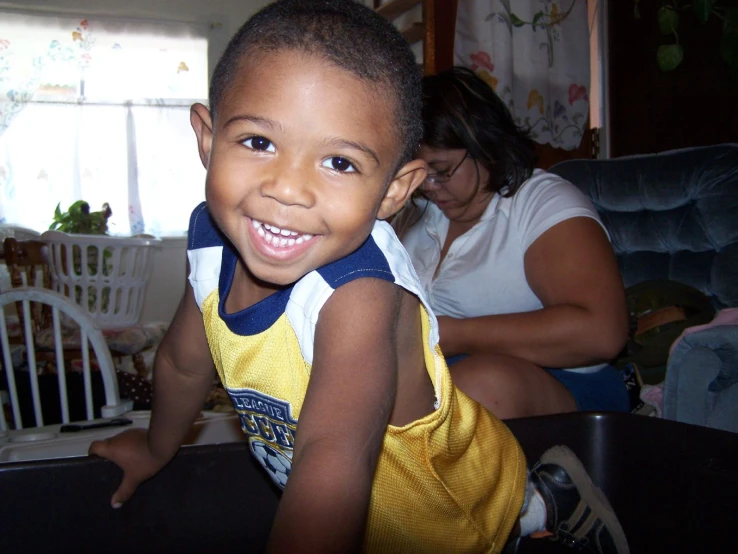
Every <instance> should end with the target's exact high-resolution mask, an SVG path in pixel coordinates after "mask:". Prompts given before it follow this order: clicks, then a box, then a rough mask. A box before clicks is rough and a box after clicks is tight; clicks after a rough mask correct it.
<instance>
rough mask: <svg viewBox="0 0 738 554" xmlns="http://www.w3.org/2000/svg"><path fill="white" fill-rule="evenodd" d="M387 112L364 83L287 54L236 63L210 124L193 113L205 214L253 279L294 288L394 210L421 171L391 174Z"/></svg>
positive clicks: (392, 140) (384, 101)
mask: <svg viewBox="0 0 738 554" xmlns="http://www.w3.org/2000/svg"><path fill="white" fill-rule="evenodd" d="M393 108H394V101H393V100H392V99H390V98H388V97H387V95H384V94H380V93H379V92H378V89H377V88H376V87H375V86H374V85H373V84H372V83H368V82H367V81H364V80H361V79H359V78H358V77H356V76H355V75H354V74H352V73H350V72H348V71H346V70H344V69H341V68H339V67H337V66H335V65H333V64H331V63H330V62H328V61H326V60H325V59H324V58H322V57H320V56H319V55H310V54H305V53H301V52H296V51H294V50H280V51H276V52H270V53H258V54H256V55H250V56H247V57H246V59H242V62H241V65H240V66H239V68H238V73H237V75H236V76H235V77H234V79H233V81H232V83H231V84H230V85H229V87H228V89H227V91H226V93H225V95H224V96H223V97H222V100H221V103H220V105H218V106H217V114H216V120H215V121H214V122H211V120H210V115H209V113H208V112H207V110H206V109H205V107H204V106H202V105H197V106H195V107H193V111H192V123H193V127H194V128H195V132H196V133H197V136H198V143H199V147H200V155H201V158H202V159H203V163H205V164H206V167H207V169H208V175H207V184H206V197H207V201H208V207H209V209H210V212H211V214H212V216H213V217H214V219H215V221H216V222H217V224H218V226H219V227H220V229H221V230H222V231H223V232H224V233H225V235H226V236H227V237H228V239H229V240H230V241H231V242H232V243H233V245H234V246H235V247H236V249H237V250H238V252H239V254H240V256H241V259H242V260H243V261H244V262H245V264H246V266H247V267H248V270H249V271H250V273H251V274H252V275H253V276H254V277H256V278H257V279H259V280H260V281H263V282H264V283H265V284H273V285H287V284H290V283H293V282H295V281H297V280H298V279H299V278H301V277H302V276H303V275H305V274H307V273H308V272H310V271H312V270H314V269H316V268H319V267H321V266H323V265H325V264H327V263H330V262H332V261H334V260H337V259H339V258H341V257H344V256H346V255H348V254H350V253H351V252H353V251H354V250H356V249H357V248H358V247H359V246H361V244H362V243H363V242H364V241H365V240H366V238H367V237H368V236H369V234H370V233H371V230H372V227H373V225H374V222H375V219H376V218H380V219H383V218H386V217H389V216H391V215H393V214H394V213H395V212H396V211H397V210H399V209H400V208H401V207H402V205H403V204H404V202H405V201H406V200H407V198H409V195H410V194H411V193H412V191H413V190H414V189H415V187H417V185H418V184H419V183H420V182H421V181H422V180H423V178H424V177H425V165H424V163H423V162H421V161H417V160H416V161H413V162H410V163H408V164H406V165H405V166H404V167H403V168H401V169H400V170H399V171H398V172H397V174H396V175H391V171H392V170H393V169H394V167H395V166H396V163H397V157H398V153H399V152H400V150H401V144H400V135H399V133H398V132H397V129H396V126H395V117H394V109H393ZM388 183H389V185H388Z"/></svg>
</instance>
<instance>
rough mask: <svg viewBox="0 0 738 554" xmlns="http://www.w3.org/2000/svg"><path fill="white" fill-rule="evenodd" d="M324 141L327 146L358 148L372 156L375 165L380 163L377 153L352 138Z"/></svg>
mask: <svg viewBox="0 0 738 554" xmlns="http://www.w3.org/2000/svg"><path fill="white" fill-rule="evenodd" d="M325 143H326V145H327V146H334V147H336V148H352V149H354V150H360V151H361V152H364V153H365V154H366V155H367V156H369V157H371V158H374V161H375V162H376V163H377V165H381V164H380V162H379V156H377V153H376V152H375V151H374V150H372V149H371V148H369V147H368V146H367V145H366V144H363V143H361V142H354V141H353V140H346V139H342V138H333V139H329V140H327V141H325Z"/></svg>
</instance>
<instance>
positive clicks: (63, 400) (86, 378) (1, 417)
mask: <svg viewBox="0 0 738 554" xmlns="http://www.w3.org/2000/svg"><path fill="white" fill-rule="evenodd" d="M16 303H18V304H16ZM31 303H38V304H40V305H42V306H43V307H44V308H45V309H48V310H49V311H50V312H51V318H50V321H51V322H52V323H51V324H52V326H53V327H52V328H53V336H54V349H53V352H52V354H53V355H54V356H53V357H54V365H55V367H56V371H57V378H58V391H59V401H60V408H61V418H60V419H61V422H62V423H70V416H69V414H70V406H69V399H68V394H67V379H66V377H67V369H66V368H65V365H64V361H65V356H64V345H63V344H62V333H61V326H62V322H63V324H64V325H77V326H79V331H80V336H81V340H80V343H81V344H80V347H81V348H80V349H81V357H82V380H83V383H84V399H85V413H86V419H85V420H87V421H89V420H93V419H95V417H96V414H95V413H94V405H93V394H92V370H91V367H90V359H91V356H90V348H92V352H93V353H94V358H95V359H97V362H98V365H99V372H100V376H101V377H102V382H103V387H104V391H105V405H104V406H102V407H101V413H100V415H101V416H102V417H104V418H111V417H116V416H119V415H121V414H123V413H126V412H128V411H130V410H132V409H133V402H132V401H130V400H121V399H120V397H119V393H118V382H117V379H116V374H115V369H114V366H113V360H112V357H111V354H110V349H109V348H108V345H107V343H106V341H105V338H104V337H103V334H102V331H101V330H100V328H99V327H98V326H97V325H96V324H95V321H94V320H93V319H92V317H91V316H90V315H89V314H88V313H86V312H85V311H84V310H82V309H81V308H80V306H78V305H77V304H75V303H74V302H73V301H72V300H70V299H69V298H67V297H65V296H63V295H61V294H59V293H57V292H54V291H51V290H48V289H43V288H37V287H20V288H14V289H11V290H8V291H6V292H3V293H0V311H2V314H1V315H2V317H0V348H1V349H2V363H3V366H4V369H5V375H6V380H7V386H8V387H7V388H8V397H9V400H10V407H11V413H12V418H13V423H14V429H15V430H20V429H24V428H28V427H43V426H44V418H43V414H42V406H41V403H42V398H41V394H40V391H39V376H38V363H37V351H36V347H35V342H34V338H35V337H34V331H33V326H32V317H31ZM16 305H22V310H23V317H22V318H20V320H21V321H23V324H24V325H23V327H24V329H22V330H21V336H22V341H21V347H22V346H25V359H26V362H27V366H28V371H27V374H28V375H27V377H28V379H29V381H30V391H31V397H32V403H33V413H34V416H35V418H34V419H35V422H33V423H32V422H26V421H23V419H22V417H21V408H20V403H19V397H18V389H17V387H16V384H17V383H16V377H20V373H21V372H18V373H16V372H15V371H14V367H13V357H12V355H11V354H12V350H11V348H13V347H14V346H15V348H18V340H17V337H16V338H15V340H13V339H11V337H10V336H9V328H8V325H7V324H6V322H7V320H8V316H9V315H10V314H12V313H13V312H14V311H15V307H16ZM39 354H40V352H39ZM49 354H50V352H48V351H44V352H43V359H44V360H47V359H48V357H49ZM23 373H25V372H23ZM25 377H26V376H25V375H22V378H25ZM0 385H1V384H0ZM8 423H9V422H8V421H6V417H5V413H4V410H3V409H0V431H2V432H4V434H7V433H8V432H11V433H12V431H10V429H9V427H10V426H9V424H8Z"/></svg>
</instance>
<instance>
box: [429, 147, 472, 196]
mask: <svg viewBox="0 0 738 554" xmlns="http://www.w3.org/2000/svg"><path fill="white" fill-rule="evenodd" d="M468 157H469V152H467V153H466V154H464V157H463V158H461V161H460V162H459V163H458V164H456V167H454V168H453V169H452V170H451V171H445V172H444V171H439V172H438V173H429V174H428V175H426V177H425V181H423V185H424V186H426V187H439V186H441V185H444V184H446V183H448V182H449V181H450V180H451V177H453V176H454V173H456V171H457V170H458V169H459V168H460V167H461V164H463V163H464V160H466V159H467V158H468Z"/></svg>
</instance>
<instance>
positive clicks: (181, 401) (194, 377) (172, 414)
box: [89, 282, 214, 507]
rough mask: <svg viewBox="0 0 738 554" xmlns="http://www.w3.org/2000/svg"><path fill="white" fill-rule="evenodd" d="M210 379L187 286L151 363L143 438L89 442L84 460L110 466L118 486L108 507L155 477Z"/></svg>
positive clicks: (134, 433)
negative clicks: (117, 473)
mask: <svg viewBox="0 0 738 554" xmlns="http://www.w3.org/2000/svg"><path fill="white" fill-rule="evenodd" d="M213 375H214V365H213V360H212V357H211V354H210V350H209V348H208V344H207V339H206V337H205V328H204V324H203V320H202V314H201V312H200V310H199V308H198V306H197V303H196V302H195V294H194V291H193V290H192V287H191V286H190V284H189V282H188V283H187V285H186V288H185V293H184V296H183V298H182V300H181V302H180V305H179V307H178V308H177V312H176V314H175V316H174V318H173V320H172V323H171V325H170V326H169V328H168V330H167V332H166V334H165V335H164V338H163V339H162V342H161V344H160V345H159V348H158V350H157V353H156V358H155V360H154V387H153V388H154V401H153V409H152V413H151V422H150V425H149V431H148V433H145V432H144V431H143V430H137V429H132V430H130V431H125V432H124V433H121V434H119V435H117V436H115V437H112V438H110V439H107V440H104V441H95V442H93V443H92V445H91V446H90V450H89V452H90V454H94V455H97V456H101V457H103V458H107V459H109V460H111V461H113V462H115V463H116V464H117V465H118V466H120V467H121V469H123V480H122V481H121V484H120V486H119V487H118V490H116V492H115V493H113V496H112V499H111V503H112V505H113V506H114V507H118V506H119V505H120V504H122V503H123V502H125V501H126V500H128V499H129V498H130V497H131V496H132V495H133V493H134V492H135V491H136V489H137V488H138V486H139V485H140V484H141V483H142V482H143V481H145V480H146V479H148V478H150V477H152V476H153V475H155V474H156V473H157V472H158V471H159V470H160V469H161V468H162V467H164V466H165V465H166V464H167V463H168V462H169V461H170V460H171V459H172V458H173V457H174V455H175V454H176V453H177V451H178V449H179V447H180V445H181V444H182V441H183V440H184V437H185V435H186V434H187V432H188V431H189V429H190V428H191V427H192V424H193V422H194V420H195V418H196V417H197V415H198V414H199V412H200V410H202V407H203V404H204V401H205V398H206V396H207V393H208V391H209V390H210V388H211V387H212V381H213Z"/></svg>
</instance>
